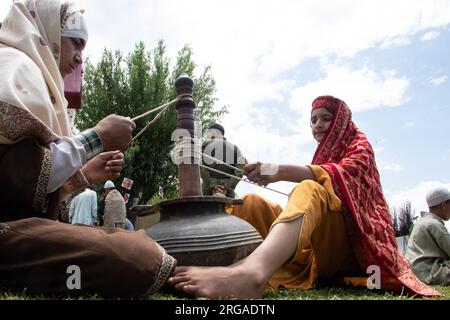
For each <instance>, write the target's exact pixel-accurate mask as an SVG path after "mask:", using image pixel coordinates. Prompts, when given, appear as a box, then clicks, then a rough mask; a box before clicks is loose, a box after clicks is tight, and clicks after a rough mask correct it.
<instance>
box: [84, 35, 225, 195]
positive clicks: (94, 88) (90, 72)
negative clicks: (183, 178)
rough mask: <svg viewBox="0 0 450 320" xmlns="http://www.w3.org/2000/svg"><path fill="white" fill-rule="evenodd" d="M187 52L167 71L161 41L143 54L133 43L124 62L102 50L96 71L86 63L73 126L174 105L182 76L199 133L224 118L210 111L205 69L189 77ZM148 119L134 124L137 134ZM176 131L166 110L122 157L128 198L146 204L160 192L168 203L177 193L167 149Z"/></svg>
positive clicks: (191, 67)
mask: <svg viewBox="0 0 450 320" xmlns="http://www.w3.org/2000/svg"><path fill="white" fill-rule="evenodd" d="M192 56H193V52H192V49H191V48H190V47H189V46H184V47H183V48H182V49H181V50H180V51H179V52H178V56H177V59H176V63H175V65H174V66H173V67H172V66H171V64H170V60H169V58H168V57H167V53H166V48H165V45H164V42H163V41H159V43H158V44H157V46H156V47H155V48H154V49H153V50H151V51H147V50H146V48H145V46H144V44H143V43H142V42H139V43H137V44H136V46H135V48H134V50H133V51H132V52H131V53H130V54H129V55H128V56H127V57H126V59H124V58H123V55H122V53H121V52H120V51H115V52H112V51H110V50H106V49H105V50H104V51H103V55H102V58H101V60H100V62H99V63H98V64H97V65H93V64H92V63H91V62H90V61H89V60H88V61H87V62H86V66H85V73H84V84H83V107H82V109H81V110H80V111H79V112H78V113H77V116H76V118H75V125H76V127H77V128H78V129H80V130H84V129H87V128H90V127H93V126H95V124H96V123H97V122H98V121H100V120H101V119H102V118H104V117H106V116H107V115H109V114H113V113H115V114H119V115H123V116H128V117H131V118H133V117H135V116H137V115H139V114H142V113H144V112H145V111H148V110H150V109H153V108H156V107H158V106H160V105H162V104H164V103H166V102H168V101H171V100H173V99H175V97H176V91H175V85H174V84H175V80H176V79H177V78H178V77H179V76H181V75H188V76H190V77H191V78H192V79H193V80H194V100H195V101H196V103H197V109H196V117H197V120H199V121H200V123H201V126H202V128H201V129H202V132H203V131H204V130H205V129H206V127H207V126H208V125H209V124H211V123H212V122H215V121H217V120H218V119H220V117H221V116H222V115H223V114H225V113H226V107H225V106H223V107H221V108H218V109H216V108H215V104H216V102H217V98H216V97H215V91H216V88H215V80H214V78H213V76H212V74H211V66H207V67H205V68H204V70H203V71H202V72H201V73H200V75H199V76H195V71H196V68H197V66H196V64H195V63H194V61H193V57H192ZM151 118H152V116H150V119H148V118H146V119H141V120H138V121H137V122H136V125H137V128H136V130H135V134H136V133H138V132H139V131H140V130H141V129H142V128H143V127H144V126H145V125H146V124H147V122H148V121H149V120H151ZM175 129H176V112H175V108H173V107H172V108H170V109H169V110H168V111H167V112H166V113H165V114H164V115H163V116H162V117H161V118H160V119H159V120H158V121H156V122H155V123H154V124H153V125H152V126H151V127H150V128H149V129H148V130H147V131H146V133H145V134H143V135H142V136H141V137H140V138H139V139H138V140H137V141H135V142H133V143H132V145H131V146H130V148H129V149H128V150H127V151H126V152H125V161H126V165H125V168H124V170H123V172H122V176H121V177H120V178H119V179H118V180H117V181H119V182H121V181H122V179H123V177H128V178H130V179H132V180H134V184H133V189H132V196H133V197H139V198H140V203H146V202H147V201H148V200H149V199H151V198H152V196H153V195H154V194H155V193H157V192H158V189H159V186H163V188H164V190H165V194H166V196H167V197H168V198H171V197H175V196H176V192H177V182H178V181H177V167H176V166H175V165H174V164H173V163H172V161H171V159H170V156H169V152H170V150H171V149H172V147H173V145H172V144H173V142H172V141H171V135H172V132H173V131H174V130H175Z"/></svg>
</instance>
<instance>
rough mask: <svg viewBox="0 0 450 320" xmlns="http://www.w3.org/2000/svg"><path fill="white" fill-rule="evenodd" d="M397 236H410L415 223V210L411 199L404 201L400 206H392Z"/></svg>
mask: <svg viewBox="0 0 450 320" xmlns="http://www.w3.org/2000/svg"><path fill="white" fill-rule="evenodd" d="M391 213H392V220H393V224H394V231H395V236H396V237H403V236H408V235H409V234H410V233H411V229H412V227H413V225H414V216H415V212H414V210H413V209H412V203H411V201H405V202H403V203H402V204H401V205H400V206H399V207H398V208H397V207H396V208H391Z"/></svg>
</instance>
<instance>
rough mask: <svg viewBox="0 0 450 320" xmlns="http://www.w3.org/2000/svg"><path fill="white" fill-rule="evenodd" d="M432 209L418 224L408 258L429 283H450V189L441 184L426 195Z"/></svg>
mask: <svg viewBox="0 0 450 320" xmlns="http://www.w3.org/2000/svg"><path fill="white" fill-rule="evenodd" d="M426 200H427V204H428V207H429V212H425V213H424V215H423V216H422V218H421V219H420V220H419V222H417V224H416V225H415V226H414V228H413V231H412V233H411V238H410V239H409V241H408V249H407V250H406V255H405V258H406V260H408V262H409V263H410V265H411V267H412V269H413V271H414V273H415V274H416V276H417V277H418V278H419V279H420V280H422V281H423V282H425V283H427V284H434V285H450V234H449V232H448V230H447V228H446V227H445V223H444V221H448V220H449V219H450V191H449V190H448V189H447V188H444V187H438V188H435V189H433V190H431V191H430V192H428V194H427V196H426Z"/></svg>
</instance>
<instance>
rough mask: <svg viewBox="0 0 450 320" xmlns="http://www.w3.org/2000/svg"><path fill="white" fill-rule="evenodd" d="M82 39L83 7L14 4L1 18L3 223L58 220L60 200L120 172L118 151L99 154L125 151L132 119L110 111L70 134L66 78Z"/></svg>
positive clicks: (33, 0)
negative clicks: (76, 133) (91, 125)
mask: <svg viewBox="0 0 450 320" xmlns="http://www.w3.org/2000/svg"><path fill="white" fill-rule="evenodd" d="M87 40H88V32H87V28H86V23H85V20H84V15H83V11H81V10H77V9H75V7H74V6H72V5H70V4H69V3H61V1H60V0H20V1H15V2H13V5H12V8H11V10H10V12H9V14H8V16H7V17H6V18H5V20H4V21H3V25H2V28H1V29H0V75H1V77H0V167H1V168H2V169H0V183H1V184H2V185H4V186H7V187H8V188H7V189H8V190H7V192H6V193H5V194H3V195H0V200H2V202H6V203H7V205H6V206H7V207H6V208H7V209H11V210H7V211H8V212H9V213H8V214H3V215H0V221H1V220H13V219H18V218H23V217H26V216H36V215H37V216H43V217H50V218H56V215H57V212H58V210H57V208H58V204H59V203H60V202H61V200H63V199H64V198H66V197H67V196H68V195H70V194H72V193H74V192H76V191H78V190H80V189H83V188H84V187H85V186H87V185H89V184H91V183H95V182H100V181H105V180H108V179H114V178H117V177H118V176H119V174H120V171H121V170H122V165H123V155H122V154H121V153H120V152H119V151H114V152H109V153H103V154H100V153H101V152H102V151H103V150H117V149H120V150H124V149H126V147H127V146H128V144H129V142H130V139H131V132H132V130H133V128H134V123H133V122H132V121H131V120H130V119H129V118H124V117H119V116H109V117H107V118H105V119H104V120H102V121H101V122H100V123H99V124H98V125H97V126H96V127H95V128H94V129H93V130H88V131H87V132H84V133H82V134H80V135H79V136H77V137H72V133H71V131H70V124H69V119H68V115H67V100H66V99H65V97H64V81H63V78H64V76H66V75H68V74H69V73H71V72H72V71H73V70H74V69H75V67H76V66H77V65H79V64H81V63H82V62H83V59H82V51H83V49H84V47H85V45H86V42H87ZM113 127H114V128H113ZM25 150H26V151H25ZM23 152H27V154H28V155H29V156H28V157H26V158H23V157H21V155H22V153H23ZM97 155H98V156H97ZM96 156H97V157H96ZM90 159H93V160H92V161H89V160H90ZM83 165H84V167H83V168H82V166H83ZM80 169H81V170H80ZM3 200H4V201H3ZM17 212H20V213H18V215H17V214H16V213H17Z"/></svg>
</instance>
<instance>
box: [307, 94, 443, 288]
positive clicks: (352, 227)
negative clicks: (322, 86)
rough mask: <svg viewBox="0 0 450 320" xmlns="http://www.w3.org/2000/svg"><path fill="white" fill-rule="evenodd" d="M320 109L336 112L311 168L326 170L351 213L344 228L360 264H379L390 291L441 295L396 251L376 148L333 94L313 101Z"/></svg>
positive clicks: (367, 265) (383, 284)
mask: <svg viewBox="0 0 450 320" xmlns="http://www.w3.org/2000/svg"><path fill="white" fill-rule="evenodd" d="M320 107H331V108H333V109H334V110H335V113H334V117H333V120H332V122H331V124H330V127H329V129H328V131H327V133H326V135H325V136H324V137H323V139H322V141H321V143H320V144H319V146H318V148H317V150H316V152H315V154H314V158H313V161H312V164H313V165H320V166H321V167H322V168H323V169H324V170H326V171H327V173H328V174H329V175H330V177H331V180H332V182H333V188H334V191H335V193H336V195H337V196H338V197H339V198H340V200H341V201H342V203H343V206H344V210H345V211H346V212H349V213H351V214H346V215H345V216H346V219H345V220H346V227H347V232H348V234H349V237H350V240H351V243H352V246H353V250H354V253H355V255H356V258H357V259H358V261H359V264H360V265H361V267H362V268H363V270H367V268H368V267H369V266H373V265H375V266H379V267H380V270H381V282H382V286H383V287H384V288H386V289H391V290H395V291H400V290H402V289H403V286H406V288H407V289H409V290H410V291H412V293H415V294H420V295H424V296H434V295H439V292H437V291H435V290H434V289H432V288H430V287H429V286H427V285H426V284H424V283H422V282H421V281H420V280H419V279H418V278H417V277H416V276H415V275H414V274H413V272H412V270H411V268H410V267H409V264H408V262H407V261H406V260H405V258H404V257H403V256H402V254H401V253H400V251H399V249H398V246H397V243H396V241H395V233H394V228H393V224H392V220H391V215H390V212H389V208H388V205H387V203H386V200H385V198H384V196H383V192H382V188H381V183H380V177H379V173H378V169H377V167H376V164H375V156H374V152H373V149H372V147H371V145H370V143H369V141H368V140H367V138H366V136H365V134H363V133H362V132H361V131H359V129H358V128H357V127H356V125H355V124H354V123H353V121H352V114H351V111H350V109H349V108H348V106H347V105H346V104H345V102H343V101H341V100H339V99H336V98H334V97H331V96H323V97H319V98H318V99H316V100H315V101H314V102H313V109H317V108H320Z"/></svg>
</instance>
